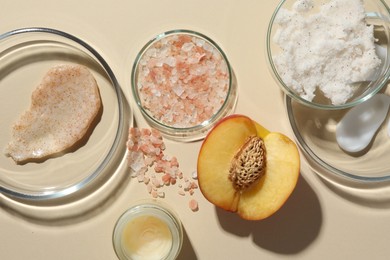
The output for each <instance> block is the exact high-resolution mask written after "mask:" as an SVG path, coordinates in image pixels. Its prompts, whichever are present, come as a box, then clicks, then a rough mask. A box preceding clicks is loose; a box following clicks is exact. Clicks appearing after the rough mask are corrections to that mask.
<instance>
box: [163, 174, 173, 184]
mask: <svg viewBox="0 0 390 260" xmlns="http://www.w3.org/2000/svg"><path fill="white" fill-rule="evenodd" d="M161 180H162V181H163V183H164V184H165V185H169V184H170V183H171V175H169V174H164V175H163V176H162V178H161Z"/></svg>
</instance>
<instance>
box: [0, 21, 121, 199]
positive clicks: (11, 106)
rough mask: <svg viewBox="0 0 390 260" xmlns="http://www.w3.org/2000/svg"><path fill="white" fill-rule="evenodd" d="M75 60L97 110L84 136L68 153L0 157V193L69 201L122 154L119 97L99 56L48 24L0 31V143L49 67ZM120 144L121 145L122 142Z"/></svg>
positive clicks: (97, 180)
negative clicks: (92, 88) (34, 158)
mask: <svg viewBox="0 0 390 260" xmlns="http://www.w3.org/2000/svg"><path fill="white" fill-rule="evenodd" d="M58 64H80V65H84V66H86V67H87V68H88V69H89V70H90V72H91V73H92V74H93V75H94V77H95V79H96V81H97V83H98V86H99V91H100V96H101V100H102V105H103V109H102V112H101V114H100V115H99V118H98V122H97V123H96V126H95V127H94V129H93V130H92V132H91V133H90V135H89V136H88V137H87V140H85V142H84V143H83V144H82V145H80V147H78V148H77V149H75V150H74V151H72V152H69V153H66V154H64V155H62V156H59V157H55V158H50V159H47V160H45V161H43V162H29V163H26V164H16V163H14V161H13V160H12V159H11V158H9V157H6V156H5V155H4V153H2V154H1V155H0V191H1V193H2V194H5V195H7V196H9V197H10V198H12V199H15V200H18V201H20V202H22V203H27V204H29V203H33V204H36V203H38V204H39V203H46V202H48V201H51V202H53V203H54V201H57V202H58V203H60V202H59V201H61V203H62V202H63V201H65V200H68V199H69V200H72V199H74V198H78V197H79V196H81V194H83V195H84V194H87V193H88V192H90V191H91V190H92V189H94V187H95V186H96V185H98V184H99V185H101V183H102V182H104V181H105V180H107V179H109V178H110V176H111V175H112V174H113V172H115V169H116V167H117V166H118V163H119V162H118V161H117V160H116V158H117V157H118V156H122V155H123V154H124V153H125V148H124V147H123V148H122V147H121V142H122V141H123V139H124V137H125V136H126V131H125V128H126V123H125V122H124V103H123V102H124V101H123V96H122V93H121V90H120V86H119V84H118V82H117V79H116V77H115V75H114V74H113V72H112V70H111V68H110V67H109V65H108V64H107V62H106V61H105V60H104V59H103V57H102V56H101V55H100V54H99V53H98V52H97V51H96V50H95V49H94V48H92V47H91V46H90V45H88V44H87V43H85V42H84V41H83V40H81V39H79V38H77V37H75V36H73V35H70V34H68V33H65V32H62V31H58V30H55V29H49V28H22V29H17V30H13V31H10V32H7V33H4V34H2V35H0V117H1V124H2V127H1V130H0V131H1V134H0V147H1V149H2V150H3V149H4V148H5V146H6V144H7V143H8V142H9V140H10V139H11V127H12V125H13V123H14V122H15V121H16V120H17V119H18V117H19V116H20V115H21V114H22V113H23V112H24V111H25V110H27V109H28V107H29V105H30V102H31V100H30V99H31V94H32V91H33V90H34V89H35V88H36V87H37V85H38V84H39V82H40V81H41V79H42V77H43V75H44V74H45V73H46V72H47V71H48V70H49V69H50V68H51V67H53V66H54V65H58ZM122 146H123V145H122Z"/></svg>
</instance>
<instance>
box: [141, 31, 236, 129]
mask: <svg viewBox="0 0 390 260" xmlns="http://www.w3.org/2000/svg"><path fill="white" fill-rule="evenodd" d="M137 78H138V83H137V86H136V87H137V88H138V91H139V95H140V100H141V103H142V106H143V108H144V109H145V110H147V111H148V112H149V113H150V114H151V115H152V117H154V118H155V119H156V120H158V121H160V122H161V123H163V124H165V125H168V126H173V127H178V128H187V127H192V126H196V125H199V124H201V123H203V122H204V121H206V120H208V119H210V118H211V117H212V116H213V115H214V114H215V113H217V112H218V111H219V109H220V108H221V106H222V104H223V103H224V101H225V99H226V97H227V92H228V89H229V70H228V65H227V63H226V61H225V60H224V59H223V57H222V55H221V53H220V52H219V51H218V50H217V49H216V48H215V47H214V46H212V45H211V44H209V43H207V42H206V41H205V40H203V39H201V38H199V37H197V36H192V35H186V34H180V35H170V36H167V37H165V38H163V39H161V40H159V41H157V42H155V43H154V44H153V45H152V46H151V47H150V48H149V50H148V51H146V53H145V54H144V56H143V57H142V58H141V60H140V62H139V68H138V72H137Z"/></svg>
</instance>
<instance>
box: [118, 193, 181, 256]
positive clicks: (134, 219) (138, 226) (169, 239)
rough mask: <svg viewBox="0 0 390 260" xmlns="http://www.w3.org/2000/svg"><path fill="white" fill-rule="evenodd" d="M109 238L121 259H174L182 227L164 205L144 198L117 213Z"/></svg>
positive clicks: (178, 247) (177, 251)
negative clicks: (119, 213)
mask: <svg viewBox="0 0 390 260" xmlns="http://www.w3.org/2000/svg"><path fill="white" fill-rule="evenodd" d="M112 241H113V246H114V250H115V252H116V254H117V256H118V258H119V259H121V260H126V259H161V260H163V259H176V258H177V256H178V255H179V253H180V250H181V247H182V244H183V227H182V224H181V221H180V219H179V217H178V215H177V214H176V213H175V212H174V211H173V210H172V209H170V208H169V207H168V205H166V204H165V203H162V202H157V201H153V200H150V201H149V200H146V201H142V202H139V203H137V204H135V205H133V206H132V207H131V208H129V209H128V210H127V211H126V212H125V213H123V215H122V216H120V217H119V219H118V221H117V223H116V224H115V228H114V232H113V237H112ZM159 250H160V251H159Z"/></svg>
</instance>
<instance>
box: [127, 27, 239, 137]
mask: <svg viewBox="0 0 390 260" xmlns="http://www.w3.org/2000/svg"><path fill="white" fill-rule="evenodd" d="M175 34H187V35H192V36H195V37H198V38H203V39H204V40H206V41H207V42H208V43H210V44H211V45H212V46H213V47H214V48H216V49H217V51H218V52H219V53H220V54H221V56H222V58H223V59H224V61H225V63H226V67H227V70H228V73H229V87H228V90H227V94H226V98H225V100H224V102H223V104H222V105H221V107H220V108H219V109H218V112H217V113H215V114H213V116H212V117H211V118H209V119H208V120H205V121H203V122H202V123H200V124H198V125H195V126H190V127H174V126H170V125H166V124H164V123H162V122H160V121H159V120H157V119H155V118H154V117H153V116H152V115H150V114H149V113H148V112H147V111H146V110H145V109H144V108H143V107H142V102H141V100H140V98H139V95H138V87H137V82H136V78H137V75H136V74H137V68H138V64H139V62H140V60H141V58H142V57H143V55H144V54H145V52H146V51H147V50H148V49H149V47H150V46H152V45H153V43H155V42H157V41H159V40H161V39H163V38H165V37H168V36H171V35H175ZM233 88H234V85H233V70H232V68H231V65H230V62H229V60H228V58H227V56H226V54H225V52H224V51H223V50H222V49H221V48H220V47H219V45H218V44H217V43H216V42H215V41H214V40H212V39H211V38H209V37H208V36H206V35H204V34H202V33H199V32H196V31H193V30H187V29H174V30H169V31H165V32H163V33H160V34H157V35H156V36H154V37H153V38H152V39H151V40H149V41H148V42H147V43H146V44H145V45H144V46H143V47H142V49H141V50H140V51H139V52H138V54H137V56H136V59H135V61H134V64H133V68H132V72H131V90H132V93H133V96H134V99H135V102H136V104H137V106H138V108H139V109H140V111H141V113H142V114H143V115H144V116H145V117H146V118H147V119H148V120H150V121H151V122H153V124H155V125H157V126H158V127H160V128H162V129H164V130H162V131H165V130H168V131H175V132H178V133H186V132H195V133H194V134H196V132H197V131H200V130H203V129H204V128H205V127H208V126H210V125H211V124H213V123H214V122H215V121H216V119H218V117H219V116H220V115H221V114H223V112H224V110H225V108H226V107H228V105H229V97H230V95H231V93H233V92H234V90H233Z"/></svg>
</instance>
